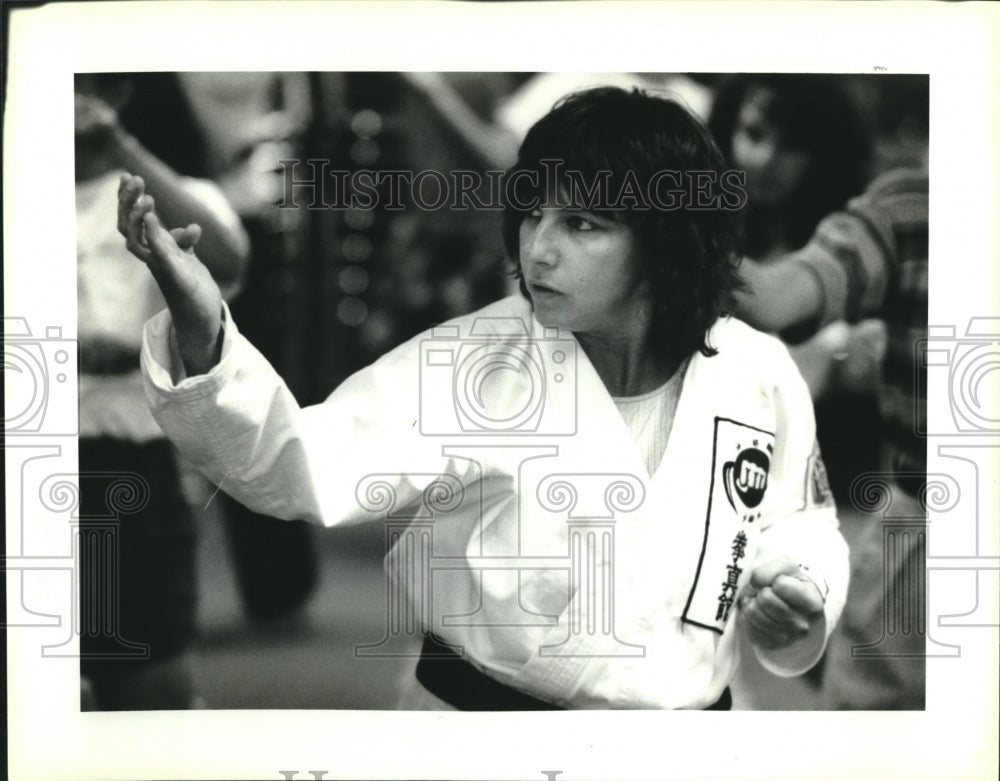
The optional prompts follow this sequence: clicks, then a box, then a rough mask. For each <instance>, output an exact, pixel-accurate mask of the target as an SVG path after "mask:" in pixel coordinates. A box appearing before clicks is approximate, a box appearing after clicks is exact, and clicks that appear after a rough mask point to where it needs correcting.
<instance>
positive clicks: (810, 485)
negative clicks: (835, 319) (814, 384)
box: [754, 342, 850, 676]
mask: <svg viewBox="0 0 1000 781" xmlns="http://www.w3.org/2000/svg"><path fill="white" fill-rule="evenodd" d="M774 349H775V361H774V366H773V367H772V368H773V371H774V372H775V376H776V377H777V381H776V382H775V384H774V391H773V393H774V396H773V399H774V404H775V408H776V414H777V421H776V423H777V425H776V432H775V451H774V460H773V462H772V466H771V473H770V476H769V478H768V491H767V495H768V499H767V509H766V510H765V513H764V515H763V516H762V518H761V525H762V533H761V543H760V547H759V548H758V551H757V555H756V557H755V559H754V566H755V567H757V566H760V565H762V564H765V563H766V562H768V561H772V560H774V559H777V558H779V557H789V558H791V559H792V560H793V561H795V562H796V563H798V564H799V566H800V567H801V568H802V569H803V570H804V571H805V573H806V575H808V577H809V578H810V579H811V580H812V581H813V583H815V585H816V587H817V589H818V590H819V592H820V594H822V595H823V597H824V600H825V602H824V608H823V618H822V620H820V621H819V622H817V624H816V625H815V626H814V627H813V630H812V632H811V633H810V634H809V635H808V636H807V637H805V638H803V639H801V640H799V641H797V642H795V643H793V644H792V645H790V646H787V647H785V648H781V649H772V650H766V649H762V648H757V647H755V648H754V650H755V652H756V654H757V657H758V658H759V659H760V662H761V664H762V665H763V666H764V667H765V668H766V669H768V670H770V671H771V672H773V673H775V674H776V675H781V676H793V675H799V674H801V673H803V672H805V671H806V670H808V669H809V668H810V667H812V666H813V665H814V664H815V663H816V662H817V661H819V658H820V657H821V656H822V654H823V650H824V648H825V647H826V642H827V639H828V638H829V636H830V633H831V632H832V631H833V628H834V626H835V625H836V623H837V621H838V619H839V618H840V614H841V612H842V611H843V608H844V601H845V599H846V597H847V585H848V579H849V572H850V569H849V565H848V549H847V544H846V542H845V541H844V538H843V537H842V536H841V534H840V531H839V522H838V520H837V511H836V507H835V505H834V502H833V496H832V494H831V492H830V488H829V484H828V483H827V480H826V473H825V469H824V467H823V460H822V457H821V456H820V452H819V446H818V444H817V442H816V421H815V417H814V414H813V406H812V400H811V398H810V396H809V391H808V388H807V387H806V384H805V381H804V380H803V379H802V377H801V376H800V375H799V373H798V370H797V369H796V367H795V364H794V363H793V362H792V360H791V358H790V357H789V356H788V351H787V349H786V348H785V347H784V346H783V345H781V344H779V343H777V342H775V343H774Z"/></svg>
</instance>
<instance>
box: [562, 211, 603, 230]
mask: <svg viewBox="0 0 1000 781" xmlns="http://www.w3.org/2000/svg"><path fill="white" fill-rule="evenodd" d="M566 224H567V225H569V227H570V228H572V229H573V230H575V231H592V230H597V223H596V222H594V221H593V220H592V219H590V218H589V217H579V216H575V215H574V216H572V217H569V218H567V220H566Z"/></svg>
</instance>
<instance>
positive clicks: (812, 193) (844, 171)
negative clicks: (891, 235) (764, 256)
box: [708, 73, 871, 257]
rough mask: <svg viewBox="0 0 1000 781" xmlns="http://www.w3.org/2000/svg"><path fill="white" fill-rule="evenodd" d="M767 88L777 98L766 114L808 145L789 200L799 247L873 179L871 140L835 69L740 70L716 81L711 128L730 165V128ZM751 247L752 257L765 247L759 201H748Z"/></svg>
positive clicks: (800, 146) (791, 139)
mask: <svg viewBox="0 0 1000 781" xmlns="http://www.w3.org/2000/svg"><path fill="white" fill-rule="evenodd" d="M758 89H763V90H766V91H767V92H768V93H769V94H770V96H771V97H772V100H771V101H769V102H768V104H767V105H766V107H765V108H764V111H765V116H766V117H767V119H768V120H769V121H771V122H773V123H774V125H775V126H776V127H777V129H778V132H779V133H780V134H781V142H782V143H783V144H786V145H787V146H788V147H789V148H790V149H794V150H797V151H802V152H805V153H806V155H807V156H808V160H809V162H808V166H807V168H806V171H805V174H804V176H803V177H802V181H801V183H800V184H799V186H798V187H797V188H796V190H795V192H793V193H792V194H791V195H790V197H789V199H788V205H787V209H788V212H789V216H790V219H789V222H788V227H789V231H790V235H789V239H790V240H791V241H792V243H793V244H794V245H795V246H802V245H803V244H805V243H806V242H807V241H808V240H809V238H810V237H811V236H812V234H813V232H814V231H815V229H816V226H817V225H818V224H819V221H820V220H821V219H822V218H823V217H825V216H826V215H827V214H829V213H830V212H833V211H837V210H839V209H842V208H843V207H844V205H845V204H846V203H847V201H848V199H849V198H851V197H852V196H855V195H858V194H859V193H860V192H861V191H862V190H863V189H864V187H865V184H866V183H867V179H868V167H869V161H870V158H871V142H870V139H869V134H868V131H867V128H866V127H865V124H864V122H863V120H862V117H861V113H860V111H859V110H858V108H857V106H856V105H855V104H854V102H853V101H852V100H851V98H850V95H849V94H848V92H847V91H846V89H845V88H844V85H843V83H842V79H840V78H838V77H837V76H834V75H826V74H804V73H752V74H737V75H733V76H730V77H728V78H726V79H724V80H723V81H722V82H721V83H720V84H719V85H718V87H717V88H716V92H715V97H714V99H713V102H712V110H711V113H710V115H709V118H708V128H709V130H710V131H711V132H712V136H713V137H714V138H715V141H716V143H718V145H719V149H720V150H721V151H722V154H723V156H724V157H725V159H726V162H727V165H730V166H732V165H733V154H732V153H733V135H734V133H735V131H736V126H737V122H738V120H739V116H740V111H741V110H742V108H743V105H744V103H745V101H746V100H747V98H748V97H750V96H751V95H752V94H753V92H754V91H755V90H758ZM744 227H745V230H746V250H747V254H749V255H750V256H751V257H754V256H755V255H756V254H757V253H758V252H759V251H761V250H762V249H763V248H764V243H765V242H764V238H763V237H762V236H761V235H759V232H758V228H759V223H758V221H757V219H756V215H755V211H754V204H753V202H752V201H751V203H750V204H749V206H748V208H747V214H746V221H745V225H744Z"/></svg>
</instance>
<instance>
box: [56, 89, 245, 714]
mask: <svg viewBox="0 0 1000 781" xmlns="http://www.w3.org/2000/svg"><path fill="white" fill-rule="evenodd" d="M140 88H141V86H140V84H139V83H137V82H136V81H135V80H133V79H131V78H129V77H127V76H120V75H107V74H101V75H78V76H77V77H76V84H75V95H74V100H75V127H74V132H75V166H76V171H75V173H76V242H77V281H78V297H77V307H78V309H77V311H78V336H79V342H80V378H79V380H80V384H79V388H80V439H79V459H80V460H79V464H80V472H81V499H80V501H81V505H80V515H81V518H82V527H83V530H85V529H86V527H87V525H88V520H93V519H102V518H104V517H107V513H108V511H109V509H110V508H109V507H108V506H107V504H106V502H107V501H108V499H107V497H106V496H105V492H104V489H105V488H106V487H107V486H104V485H102V484H101V481H100V476H101V475H102V474H106V475H108V476H109V478H110V476H112V475H116V474H123V473H132V474H135V475H138V476H139V478H140V479H142V480H143V481H144V482H145V484H146V488H147V489H148V497H147V501H146V502H145V504H144V505H143V506H142V507H141V508H139V509H138V510H137V511H136V512H131V513H130V512H123V513H122V514H121V517H120V524H119V525H118V529H117V534H118V539H117V555H118V562H117V566H118V570H117V571H118V574H119V576H120V579H119V582H118V583H116V584H108V583H103V582H102V578H103V577H104V576H105V574H106V573H107V572H108V571H109V570H104V569H101V568H100V564H99V562H98V561H97V560H95V559H93V558H92V557H90V556H87V555H84V556H82V557H81V562H80V567H81V572H80V587H81V596H80V608H81V625H82V626H83V627H84V630H83V631H82V633H81V642H80V653H81V675H82V677H83V678H84V679H85V680H86V681H87V682H88V683H89V687H87V688H86V689H85V691H89V692H90V693H91V694H92V697H90V698H89V701H87V702H84V703H83V707H84V708H85V709H99V710H148V709H156V710H161V709H175V708H188V707H191V706H192V704H193V703H194V702H195V692H194V686H193V669H192V658H191V651H192V643H193V640H194V638H195V634H196V594H197V589H196V566H195V562H196V540H197V533H196V528H195V519H194V517H193V514H192V511H191V508H190V507H189V504H188V501H187V497H186V496H185V494H184V491H183V490H182V484H181V479H180V475H179V472H178V465H177V463H176V456H175V451H174V449H173V446H172V445H171V444H170V443H169V442H168V441H167V439H166V437H165V436H164V435H163V432H162V431H161V430H160V428H159V426H157V424H156V422H155V421H154V420H153V417H152V415H150V413H149V408H148V406H147V403H146V400H145V397H144V395H143V390H142V383H141V375H140V370H139V350H140V344H141V338H142V325H143V323H144V322H145V320H147V319H148V318H149V317H150V316H152V315H153V314H154V313H156V312H157V311H159V310H161V309H162V308H163V307H164V306H165V305H166V304H165V302H164V300H163V297H162V296H161V295H160V292H159V290H158V288H157V287H156V285H155V284H153V283H152V280H150V278H149V275H148V274H137V273H136V271H135V259H134V258H133V257H132V256H131V255H130V254H129V253H128V252H127V251H125V250H124V249H123V248H122V246H121V240H120V237H119V236H118V235H117V233H116V231H114V230H108V220H109V219H111V216H112V215H111V213H110V212H109V199H110V198H117V192H118V187H119V180H120V177H121V175H122V172H123V171H126V170H128V171H133V172H135V174H136V175H138V176H140V177H142V179H143V181H144V182H145V186H146V187H147V189H148V191H149V192H150V194H151V195H152V196H153V197H154V198H155V199H156V205H157V208H158V209H159V210H160V211H161V212H163V213H164V214H166V213H169V214H171V215H173V216H172V223H173V224H175V225H179V226H186V225H191V224H196V225H197V227H189V228H179V229H177V230H175V231H174V236H175V238H176V241H177V242H178V244H179V246H181V247H184V248H186V249H191V248H193V247H194V246H195V245H197V248H198V253H199V256H200V257H203V258H205V264H206V267H207V268H208V269H209V270H210V272H211V273H212V275H213V277H214V278H215V279H216V281H217V282H218V284H219V285H220V287H221V289H222V291H223V294H224V295H225V296H226V297H227V298H230V297H231V296H232V295H233V293H234V292H235V291H236V290H238V288H239V284H240V281H241V279H242V276H243V271H244V266H245V263H246V259H247V254H248V246H247V237H246V235H245V233H244V232H243V229H242V227H241V226H240V223H239V220H238V218H237V216H236V214H235V213H234V212H233V211H232V209H231V208H230V207H229V205H228V204H227V202H226V199H225V197H224V196H223V194H222V193H221V192H220V191H219V190H218V188H217V187H215V186H214V185H212V184H211V183H210V182H207V181H204V180H197V179H192V178H189V177H185V176H181V175H179V174H178V173H177V172H176V171H174V170H173V169H172V168H171V167H169V166H168V165H166V164H165V163H164V162H163V161H162V160H161V159H159V158H158V157H156V156H155V155H154V154H152V152H150V151H149V150H148V149H147V148H146V147H145V146H144V145H143V144H142V143H140V141H139V140H138V139H137V138H136V137H135V136H134V135H133V134H132V133H130V132H129V130H128V129H126V127H125V126H124V124H123V123H122V122H121V121H120V117H119V111H121V110H124V109H125V107H126V106H127V105H128V104H129V101H130V100H131V99H132V98H133V97H134V95H135V91H136V90H137V89H140ZM98 522H99V521H98ZM109 593H110V594H114V593H116V594H117V598H118V602H117V604H113V603H112V604H109V602H108V598H107V595H108V594H109ZM116 611H117V612H116ZM95 627H97V628H99V629H98V631H97V632H94V631H93V629H94V628H95ZM121 641H124V642H125V644H126V645H128V644H139V645H146V646H148V658H136V657H134V656H129V655H123V653H122V651H123V648H122V646H121Z"/></svg>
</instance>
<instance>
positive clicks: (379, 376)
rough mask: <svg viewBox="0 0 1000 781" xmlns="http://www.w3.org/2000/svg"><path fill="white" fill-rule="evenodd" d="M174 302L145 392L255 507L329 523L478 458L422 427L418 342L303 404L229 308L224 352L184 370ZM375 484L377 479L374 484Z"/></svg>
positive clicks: (148, 331) (384, 504)
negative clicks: (455, 455) (466, 456)
mask: <svg viewBox="0 0 1000 781" xmlns="http://www.w3.org/2000/svg"><path fill="white" fill-rule="evenodd" d="M172 330H173V329H172V324H171V318H170V314H169V311H167V310H164V311H163V312H161V313H160V314H158V315H157V316H155V317H154V318H153V319H151V320H150V321H149V322H148V323H147V324H146V327H145V331H144V337H143V350H142V356H141V360H142V369H143V374H144V381H145V392H146V397H147V401H148V403H149V406H150V408H151V410H152V412H153V415H154V417H155V418H156V420H157V422H158V423H159V425H160V427H161V428H162V429H163V431H164V433H165V434H166V435H167V436H168V437H169V438H170V439H171V440H172V441H173V442H174V443H175V444H176V445H177V446H178V448H179V449H180V450H181V452H182V453H183V454H184V455H185V456H186V457H187V458H188V459H189V460H190V461H191V462H192V463H193V464H194V466H195V467H196V468H197V469H198V470H199V471H201V472H202V473H203V474H204V475H205V476H206V477H208V478H209V479H210V480H211V481H212V482H213V483H215V484H216V485H217V486H219V488H220V489H221V490H223V491H225V492H226V493H228V494H229V495H231V496H232V497H233V498H235V499H237V500H238V501H240V502H241V503H243V504H245V505H246V506H248V507H250V508H251V509H253V510H255V511H257V512H260V513H263V514H266V515H271V516H274V517H277V518H283V519H286V520H293V519H302V520H307V521H311V522H314V523H320V524H323V525H327V526H331V525H335V524H341V523H356V522H361V521H365V520H378V519H381V518H384V517H385V516H386V515H387V514H388V513H389V512H391V511H392V510H393V508H395V509H397V510H398V509H399V508H402V507H406V506H408V505H410V504H412V503H415V502H418V501H420V499H421V496H422V495H423V492H424V491H426V490H428V489H430V488H432V487H434V486H435V485H437V483H436V481H438V479H439V478H440V477H441V476H442V475H448V476H450V477H451V478H453V479H455V480H458V481H459V484H465V483H467V482H469V481H471V480H472V479H473V475H472V474H471V472H470V462H468V461H463V460H459V461H455V460H449V459H447V458H445V457H443V456H442V454H441V453H442V451H441V446H440V444H436V445H435V443H434V441H433V440H430V439H427V438H425V437H421V436H420V434H419V427H418V426H417V425H416V423H417V419H416V410H417V409H418V408H419V400H418V398H417V396H418V368H419V367H418V356H417V353H416V352H415V351H416V349H417V348H416V345H415V344H414V343H408V344H406V345H402V346H401V347H399V348H397V349H396V350H394V351H392V352H391V353H389V354H387V355H386V356H383V358H381V359H380V360H379V361H377V362H376V363H375V364H373V365H372V366H369V367H368V368H366V369H363V370H362V371H360V372H358V373H357V374H355V375H353V376H352V377H350V378H348V379H347V380H346V381H345V382H344V383H343V384H342V385H341V386H340V387H339V388H338V389H337V390H336V391H335V392H334V393H333V394H331V396H330V397H329V398H328V399H327V400H326V401H325V402H323V403H322V404H317V405H314V406H310V407H306V408H300V407H299V405H298V403H297V402H296V401H295V399H294V397H293V396H292V394H291V392H290V391H289V390H288V388H287V387H286V386H285V383H284V382H283V381H282V380H281V378H280V377H279V376H278V374H277V373H276V372H275V371H274V369H273V368H272V367H271V365H270V364H269V363H268V362H267V360H266V359H265V358H264V357H263V356H262V355H261V354H260V353H259V352H258V351H257V350H256V349H255V348H254V347H253V346H252V345H251V344H250V343H249V342H248V341H247V340H246V339H245V338H244V337H243V336H242V335H241V334H240V333H239V331H238V329H237V328H236V326H235V324H234V323H233V322H232V319H231V317H230V314H229V310H228V308H226V307H225V306H224V336H223V344H222V357H221V360H220V361H219V363H218V364H217V365H216V366H215V367H214V368H213V369H212V370H211V371H210V372H208V373H207V374H203V375H199V376H195V377H185V376H184V373H183V364H182V363H181V361H180V358H179V355H178V354H177V351H176V347H175V345H174V339H173V336H172ZM372 486H375V487H374V488H373V487H372Z"/></svg>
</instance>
